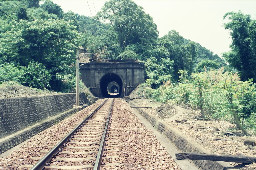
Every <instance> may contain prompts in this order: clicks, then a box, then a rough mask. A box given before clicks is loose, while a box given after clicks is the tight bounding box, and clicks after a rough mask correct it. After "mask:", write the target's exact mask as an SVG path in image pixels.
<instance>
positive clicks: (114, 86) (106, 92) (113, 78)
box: [100, 73, 123, 98]
mask: <svg viewBox="0 0 256 170" xmlns="http://www.w3.org/2000/svg"><path fill="white" fill-rule="evenodd" d="M100 89H101V94H102V97H106V98H115V97H121V96H123V94H122V89H123V82H122V79H121V78H120V77H119V76H118V75H117V74H114V73H108V74H106V75H104V76H103V77H102V78H101V80H100Z"/></svg>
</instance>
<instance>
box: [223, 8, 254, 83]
mask: <svg viewBox="0 0 256 170" xmlns="http://www.w3.org/2000/svg"><path fill="white" fill-rule="evenodd" d="M224 18H225V19H228V22H227V23H226V24H225V28H226V29H229V30H230V34H231V37H232V45H231V48H232V51H231V52H229V53H226V54H225V55H224V57H225V58H226V60H227V61H228V62H229V63H230V64H231V65H232V66H233V67H235V68H236V69H237V70H238V71H239V74H240V75H241V79H242V80H248V79H250V78H253V81H254V82H256V70H255V65H256V48H255V45H256V40H255V35H256V20H252V19H251V17H250V16H249V15H244V14H242V13H241V12H237V13H235V12H230V13H227V14H226V15H225V16H224Z"/></svg>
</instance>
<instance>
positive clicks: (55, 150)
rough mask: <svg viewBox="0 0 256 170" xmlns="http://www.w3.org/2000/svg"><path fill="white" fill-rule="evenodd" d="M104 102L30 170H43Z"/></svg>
mask: <svg viewBox="0 0 256 170" xmlns="http://www.w3.org/2000/svg"><path fill="white" fill-rule="evenodd" d="M107 100H108V99H107ZM107 100H105V101H104V102H103V103H102V104H101V105H100V106H98V107H97V108H96V109H95V110H94V111H93V112H92V113H91V114H90V115H89V116H87V117H86V118H85V119H84V120H83V121H82V122H81V123H80V124H79V125H77V126H76V127H75V128H74V129H73V130H72V131H71V132H70V133H69V134H68V135H66V136H65V137H64V138H63V139H62V140H61V141H60V142H59V143H58V144H57V145H55V147H54V148H53V149H52V150H51V151H49V152H48V153H47V154H46V155H45V156H44V157H43V158H42V159H41V160H39V161H38V163H37V164H36V165H35V166H34V167H33V168H32V169H31V170H38V169H43V168H44V166H45V164H46V163H47V162H49V161H50V160H51V159H52V157H53V156H54V155H56V154H57V153H58V152H59V151H61V148H62V147H63V145H64V144H65V143H66V142H68V140H69V139H70V138H71V137H72V136H73V134H74V133H76V131H77V130H78V129H80V128H81V127H82V126H83V125H84V123H86V121H87V120H89V119H90V118H91V117H92V116H93V115H94V114H95V113H96V112H97V111H98V110H99V109H100V108H101V107H102V106H103V105H104V104H105V103H106V102H107Z"/></svg>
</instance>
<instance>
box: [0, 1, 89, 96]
mask: <svg viewBox="0 0 256 170" xmlns="http://www.w3.org/2000/svg"><path fill="white" fill-rule="evenodd" d="M38 2H39V1H36V0H34V1H26V0H22V1H13V2H1V6H0V13H2V14H3V15H2V16H1V17H0V21H1V26H0V27H1V29H0V63H14V64H15V66H16V67H17V68H19V70H20V71H21V72H22V71H24V72H25V73H26V74H25V73H24V74H25V75H24V78H23V80H19V81H21V82H22V84H25V85H28V86H32V87H37V88H48V89H52V90H56V91H61V90H63V89H62V87H64V88H65V89H66V86H69V85H67V84H70V85H71V84H72V82H71V81H66V79H64V78H63V77H66V75H70V74H73V75H74V63H75V55H76V49H77V47H78V45H79V44H81V45H84V46H86V40H87V39H86V37H85V36H81V34H79V33H78V31H77V27H76V26H73V25H72V22H70V21H67V20H64V19H61V17H62V13H63V11H62V9H61V8H60V7H59V6H58V5H56V4H54V3H52V2H51V1H46V2H45V3H44V4H42V6H41V8H37V7H39V6H38V5H37V4H39V3H38ZM2 23H3V24H2ZM72 65H73V66H72ZM32 66H35V67H36V68H38V70H34V71H33V69H32ZM40 68H41V69H42V71H43V72H39V69H40ZM41 73H42V75H44V76H45V78H43V77H40V74H41ZM36 76H38V79H37V78H35V77H36ZM17 81H18V80H17ZM40 81H42V82H40ZM64 84H65V85H64ZM72 85H73V84H72Z"/></svg>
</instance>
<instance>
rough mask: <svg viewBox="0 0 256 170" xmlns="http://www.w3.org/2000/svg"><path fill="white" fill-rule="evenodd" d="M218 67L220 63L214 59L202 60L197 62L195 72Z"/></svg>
mask: <svg viewBox="0 0 256 170" xmlns="http://www.w3.org/2000/svg"><path fill="white" fill-rule="evenodd" d="M219 68H220V64H219V63H217V62H216V61H214V60H202V61H201V62H200V63H198V64H197V66H196V68H195V70H196V72H203V71H205V70H210V69H219Z"/></svg>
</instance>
